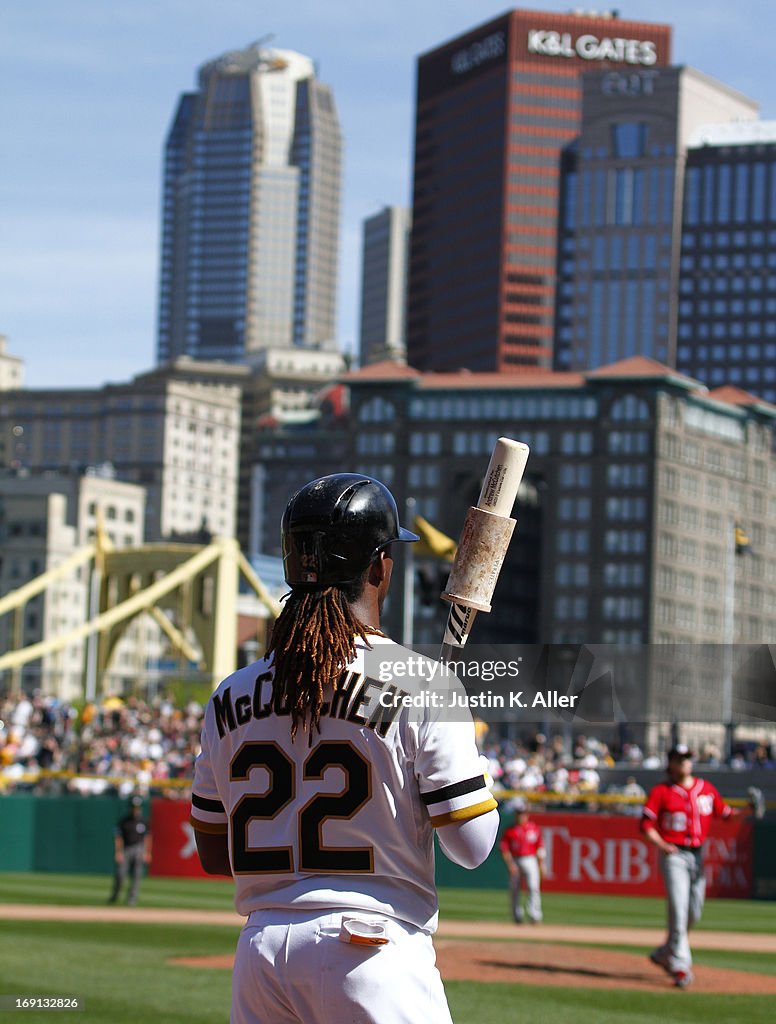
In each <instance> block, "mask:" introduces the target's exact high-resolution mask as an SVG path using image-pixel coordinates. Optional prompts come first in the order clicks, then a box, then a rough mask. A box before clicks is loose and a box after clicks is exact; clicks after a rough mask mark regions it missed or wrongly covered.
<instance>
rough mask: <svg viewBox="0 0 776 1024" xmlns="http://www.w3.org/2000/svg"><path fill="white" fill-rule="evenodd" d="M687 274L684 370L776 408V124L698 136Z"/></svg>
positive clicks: (690, 182)
mask: <svg viewBox="0 0 776 1024" xmlns="http://www.w3.org/2000/svg"><path fill="white" fill-rule="evenodd" d="M680 274H681V276H680V282H679V340H678V349H677V367H678V368H679V369H681V370H682V371H683V372H684V373H687V374H689V375H691V376H692V377H695V378H696V379H698V380H702V381H703V382H704V383H705V384H708V385H711V386H713V387H719V386H720V385H724V384H733V385H736V386H738V387H741V388H744V389H745V390H746V391H750V392H753V393H754V394H757V395H760V396H761V397H762V398H765V399H767V401H769V402H776V122H774V121H765V122H761V121H755V122H749V123H744V124H727V125H712V126H707V127H705V128H704V129H702V130H701V131H699V132H698V133H697V135H696V136H695V137H694V138H693V139H692V140H691V142H690V146H689V149H688V152H687V171H686V176H685V200H684V216H683V228H682V255H681V270H680Z"/></svg>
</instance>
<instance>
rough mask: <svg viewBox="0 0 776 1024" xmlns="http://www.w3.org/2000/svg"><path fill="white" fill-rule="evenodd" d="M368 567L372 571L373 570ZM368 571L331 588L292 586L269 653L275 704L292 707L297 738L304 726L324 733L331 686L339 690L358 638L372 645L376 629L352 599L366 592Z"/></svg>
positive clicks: (292, 734) (273, 633) (273, 634)
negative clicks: (323, 712)
mask: <svg viewBox="0 0 776 1024" xmlns="http://www.w3.org/2000/svg"><path fill="white" fill-rule="evenodd" d="M367 571H368V570H367ZM365 580H366V572H364V573H363V575H362V576H361V577H360V578H359V579H357V580H355V581H354V582H353V583H348V584H341V585H340V586H337V587H327V588H326V589H325V590H312V591H310V590H302V589H300V588H295V589H292V591H291V593H290V594H289V596H288V598H287V600H286V603H285V606H284V608H283V611H282V612H281V613H280V616H279V617H278V619H277V621H276V622H275V625H274V627H273V629H272V638H271V640H270V643H269V646H268V648H267V656H269V655H270V654H274V656H275V658H274V664H275V679H274V683H273V688H272V697H273V704H274V705H275V707H277V706H279V705H285V706H287V707H288V708H289V710H290V711H291V737H292V738H293V737H294V736H296V733H297V730H298V728H299V725H300V723H301V724H302V728H303V729H305V730H306V729H308V728H309V730H310V741H311V742H312V736H313V732H314V731H315V730H316V729H317V730H318V731H320V718H321V708H322V706H323V697H324V692H325V690H326V687H327V686H328V685H329V684H330V685H331V686H332V687H333V688H334V689H335V690H336V688H337V685H338V682H339V678H340V676H341V675H342V672H343V670H344V668H345V666H346V665H347V664H348V663H349V662H350V661H352V660H353V658H354V656H355V653H356V637H357V636H360V637H362V638H363V639H364V640H365V641H366V642H367V643H369V641H368V640H367V633H374V632H375V629H374V628H373V627H372V626H368V625H366V623H364V622H362V621H361V620H360V619H359V618H357V616H355V615H354V614H353V611H352V610H351V607H350V602H351V601H355V600H356V599H357V598H358V597H359V596H360V594H361V591H362V590H363V587H364V582H365Z"/></svg>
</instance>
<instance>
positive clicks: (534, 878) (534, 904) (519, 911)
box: [509, 857, 542, 923]
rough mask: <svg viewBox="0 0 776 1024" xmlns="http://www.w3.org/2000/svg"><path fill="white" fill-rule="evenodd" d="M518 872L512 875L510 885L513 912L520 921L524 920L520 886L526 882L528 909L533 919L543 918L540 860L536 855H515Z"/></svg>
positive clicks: (530, 918) (516, 919)
mask: <svg viewBox="0 0 776 1024" xmlns="http://www.w3.org/2000/svg"><path fill="white" fill-rule="evenodd" d="M515 864H516V865H517V873H516V874H514V875H511V876H510V879H509V887H510V891H511V893H512V914H513V916H514V918H515V921H517V922H518V923H519V922H521V921H522V920H523V906H522V897H521V895H520V887H521V886H522V884H523V882H525V888H526V892H527V893H528V900H527V906H526V910H527V911H528V917H529V920H531V921H541V919H542V893H541V875H540V874H539V861H538V858H536V857H515Z"/></svg>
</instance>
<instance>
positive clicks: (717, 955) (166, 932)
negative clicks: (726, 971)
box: [0, 874, 776, 1024]
mask: <svg viewBox="0 0 776 1024" xmlns="http://www.w3.org/2000/svg"><path fill="white" fill-rule="evenodd" d="M109 888H110V879H109V878H108V877H107V876H94V875H51V874H36V875H29V874H25V875H18V874H0V902H6V903H11V902H13V903H38V904H40V903H52V904H66V905H86V906H99V905H102V904H104V902H105V899H106V897H107V893H108V891H109ZM441 904H442V914H443V916H445V917H447V918H448V919H452V918H457V919H459V920H475V919H480V920H495V921H498V920H503V921H506V920H508V919H509V918H508V907H507V903H506V897H505V894H504V893H502V892H492V891H489V890H462V889H456V890H451V889H448V890H443V891H442V893H441ZM231 905H232V888H231V884H230V883H228V882H219V881H202V882H200V881H193V882H192V881H185V880H171V879H154V878H149V879H145V880H144V882H143V885H142V888H141V893H140V906H141V907H176V908H194V909H197V908H199V909H211V910H219V909H220V910H227V909H230V908H231ZM545 913H546V920H547V921H548V922H549V923H558V922H568V923H569V924H581V923H591V924H611V925H622V924H627V925H634V926H639V925H642V926H655V927H660V926H661V925H662V923H663V916H664V909H663V902H662V900H659V899H638V898H627V897H601V896H583V895H579V896H577V895H558V894H546V896H545ZM703 927H704V928H707V929H720V930H732V931H749V932H757V933H766V932H773V931H774V930H776V904H773V903H762V902H758V903H750V902H741V901H723V900H716V901H711V902H710V903H709V904H708V905H707V909H706V915H705V919H704V922H703ZM521 935H525V937H526V938H527V939H530V933H521ZM516 937H517V936H516ZM235 939H236V929H235V928H229V927H214V926H208V927H207V928H203V927H200V928H196V929H195V928H192V927H190V926H180V925H170V924H165V925H148V924H141V923H137V924H108V923H102V922H100V923H90V922H64V923H63V922H57V923H53V922H52V923H49V922H39V921H34V922H33V921H8V920H0V994H4V995H25V994H38V995H68V994H72V995H77V996H79V997H80V998H81V999H83V1000H84V1001H85V1010H84V1012H83V1014H80V1015H79V1014H72V1015H71V1016H68V1017H67V1018H66V1019H74V1020H75V1021H79V1020H82V1021H83V1022H84V1024H145V1022H149V1024H167V1022H169V1024H177V1022H181V1024H183V1022H185V1024H213V1022H216V1021H224V1022H225V1021H227V1020H228V1007H229V999H230V987H231V979H230V975H229V972H228V971H223V970H196V969H192V968H190V967H179V966H172V965H170V964H169V963H167V961H168V959H169V958H171V957H176V956H202V955H213V954H215V955H217V954H229V953H232V952H233V949H234V944H235ZM462 941H465V940H462ZM696 961H697V962H698V963H707V964H715V965H718V966H726V967H734V968H737V969H739V970H750V971H751V970H753V971H758V972H762V973H769V974H776V962H774V961H776V958H774V957H772V956H770V957H769V956H765V955H763V954H746V953H724V952H716V951H714V952H711V951H702V952H698V953H697V955H696ZM446 988H447V992H448V997H449V1001H450V1006H451V1009H452V1012H453V1017H454V1020H455V1021H456V1024H483V1022H484V1021H489V1020H492V1021H495V1022H498V1024H511V1022H513V1021H514V1022H523V1021H533V1022H536V1024H542V1022H545V1021H550V1022H552V1024H619V1022H625V1024H674V1022H676V1024H685V1022H686V1024H717V1022H720V1024H738V1022H741V1024H766V1022H768V1024H770V1022H771V1021H772V1020H773V1019H774V1008H773V998H772V997H768V996H749V995H740V996H719V995H704V994H703V993H702V992H699V991H696V990H692V989H691V990H689V991H688V992H675V991H673V990H671V989H666V990H665V991H664V992H663V991H661V992H656V993H649V992H637V991H633V992H629V991H604V990H593V989H578V988H548V989H543V988H539V987H534V986H528V985H525V986H523V985H515V984H502V983H491V984H478V983H473V982H450V983H448V984H447V985H446ZM3 1019H4V1016H3V1017H0V1020H3ZM7 1019H8V1020H9V1021H10V1020H15V1019H17V1018H16V1017H12V1016H9V1017H8V1018H7ZM24 1019H25V1020H28V1021H29V1020H32V1021H40V1022H46V1021H49V1022H50V1021H51V1019H52V1018H51V1014H50V1013H42V1012H31V1011H25V1013H24ZM60 1019H61V1018H60ZM389 1024H390V1022H389Z"/></svg>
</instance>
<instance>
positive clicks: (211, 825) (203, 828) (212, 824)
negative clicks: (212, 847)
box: [189, 814, 229, 836]
mask: <svg viewBox="0 0 776 1024" xmlns="http://www.w3.org/2000/svg"><path fill="white" fill-rule="evenodd" d="M189 824H190V825H191V827H192V828H195V829H196V830H197V832H207V833H208V835H211V836H225V835H226V834H227V832H228V831H229V825H228V823H227V822H225V821H200V820H199V818H195V817H194V815H193V814H192V815H191V816H190V818H189Z"/></svg>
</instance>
